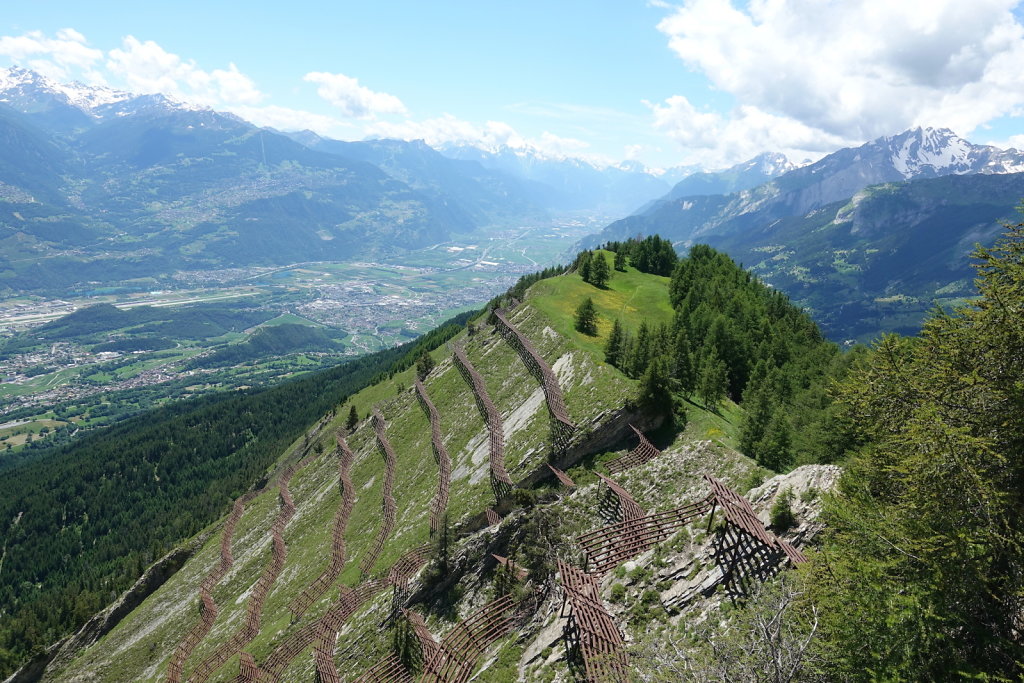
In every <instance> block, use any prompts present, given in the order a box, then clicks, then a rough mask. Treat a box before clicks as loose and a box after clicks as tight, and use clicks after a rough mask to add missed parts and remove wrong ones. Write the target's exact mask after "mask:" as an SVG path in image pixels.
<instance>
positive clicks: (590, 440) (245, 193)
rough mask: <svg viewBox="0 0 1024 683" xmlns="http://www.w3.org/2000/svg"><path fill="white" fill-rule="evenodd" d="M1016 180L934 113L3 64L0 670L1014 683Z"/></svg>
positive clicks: (1022, 181) (1023, 565)
mask: <svg viewBox="0 0 1024 683" xmlns="http://www.w3.org/2000/svg"><path fill="white" fill-rule="evenodd" d="M658 4H660V3H658ZM65 31H70V29H66V30H65ZM67 35H71V34H70V33H68V34H67ZM75 35H77V34H75ZM72 37H74V36H72ZM349 80H350V81H351V83H348V85H350V86H352V85H357V84H356V82H355V81H354V79H349ZM364 90H365V92H367V93H370V95H373V93H372V91H369V90H366V89H365V88H364ZM377 95H378V99H380V97H383V98H384V102H385V104H387V103H388V102H392V100H394V102H397V99H395V98H394V97H392V96H390V95H381V94H380V93H378V94H377ZM387 98H391V99H387ZM394 102H392V105H393V104H394ZM709 116H710V115H709ZM711 118H713V116H712V117H711ZM1021 197H1024V153H1021V152H1018V151H1016V150H1002V149H997V148H995V147H986V146H978V145H974V144H972V143H970V142H968V141H966V140H963V139H961V138H959V137H958V136H956V135H955V134H953V133H952V132H951V131H949V130H944V129H931V128H916V129H913V130H908V131H905V132H903V133H900V134H898V135H893V136H889V137H883V138H880V139H877V140H874V141H871V142H868V143H866V144H863V145H862V146H860V147H856V148H850V149H840V150H838V151H835V152H833V153H831V154H829V155H827V156H825V157H823V158H821V159H820V160H818V161H816V162H814V163H803V164H796V163H793V162H792V161H791V160H789V159H787V158H786V157H785V156H783V155H781V154H777V153H765V154H761V155H759V156H757V157H755V158H753V159H750V160H748V161H747V162H744V163H742V164H738V165H736V166H734V167H732V168H728V169H725V170H721V171H712V170H706V169H705V170H699V169H694V168H689V169H685V168H675V169H667V170H659V171H652V170H650V169H647V168H644V167H643V166H641V165H639V164H635V163H631V162H624V163H621V164H618V165H603V166H602V165H595V164H592V163H589V162H587V161H584V160H582V159H577V158H571V157H569V158H564V157H555V156H552V155H548V154H542V153H541V152H540V151H539V150H537V149H534V148H530V147H528V146H520V147H516V148H512V147H509V146H507V145H506V146H496V147H492V148H488V149H481V148H476V147H470V146H467V145H461V144H451V145H447V146H439V147H438V148H436V149H435V148H433V147H431V146H429V145H427V144H426V143H424V142H422V141H403V140H391V139H367V140H363V141H340V140H333V139H328V138H326V137H323V136H320V135H317V134H316V133H313V132H310V131H288V132H287V133H283V132H279V131H276V130H271V129H268V128H260V127H257V126H254V125H252V124H250V123H248V122H246V121H244V120H242V119H240V118H239V117H237V116H234V115H230V114H225V113H220V112H217V111H214V110H211V109H204V108H200V107H195V106H191V105H187V104H183V103H181V102H177V101H175V100H173V99H171V98H168V97H164V96H160V95H146V96H139V95H133V94H130V93H126V92H120V91H115V90H111V89H108V88H102V87H87V86H83V85H81V84H77V83H73V84H66V83H58V82H56V81H53V80H49V79H47V78H44V77H42V76H40V75H39V74H36V73H34V72H31V71H27V70H24V69H19V68H12V69H9V70H8V71H6V72H4V73H3V74H0V297H2V300H0V311H2V314H0V320H2V322H3V323H4V328H3V332H4V335H5V337H4V339H3V345H2V348H0V364H2V365H0V370H2V371H3V372H2V373H0V374H2V376H3V380H4V381H3V384H0V390H2V394H0V396H3V397H6V400H7V403H6V404H5V405H3V407H2V410H3V411H4V412H3V413H0V414H4V415H5V418H4V420H5V421H4V423H3V424H0V443H4V444H5V445H4V446H3V450H0V677H7V678H6V681H5V683H28V682H35V681H60V682H65V681H68V682H82V683H84V682H96V681H98V682H104V683H105V682H115V683H119V682H122V681H163V682H165V683H180V682H182V681H188V682H190V683H193V682H195V683H204V682H206V681H236V682H237V683H264V682H267V683H269V682H276V681H288V682H291V681H317V682H319V683H341V681H360V682H363V683H370V682H384V681H387V682H396V683H412V681H422V682H424V683H468V682H469V681H480V682H493V683H505V682H507V681H530V682H532V681H543V682H545V683H552V682H557V683H563V682H564V683H567V682H569V681H586V682H587V683H597V682H601V683H604V682H610V683H627V682H629V681H642V682H644V683H647V682H652V683H653V682H658V683H670V682H675V681H680V680H686V681H690V680H693V681H700V682H702V683H703V682H708V683H710V682H711V681H716V682H717V681H744V682H747V681H772V682H773V683H782V682H787V683H788V682H799V683H825V682H831V681H856V682H860V681H864V682H867V681H879V680H882V681H903V680H927V681H931V680H954V679H955V680H961V679H962V680H976V681H977V680H983V681H1011V680H1020V677H1021V673H1022V671H1024V664H1022V663H1024V617H1022V615H1024V552H1022V548H1024V519H1022V511H1024V460H1022V458H1021V453H1022V452H1024V388H1022V383H1021V377H1024V325H1022V321H1024V223H1021V222H1020V219H1019V218H1015V208H1016V207H1017V205H1018V203H1019V202H1020V201H1021ZM622 216H626V217H625V218H623V217H622ZM936 303H937V304H939V306H935V304H936ZM893 332H895V333H896V334H889V333H893ZM883 333H884V334H883ZM869 339H873V340H875V341H874V342H873V343H872V345H870V346H867V345H863V344H859V343H856V342H857V340H869ZM226 389H231V390H230V391H228V390H226Z"/></svg>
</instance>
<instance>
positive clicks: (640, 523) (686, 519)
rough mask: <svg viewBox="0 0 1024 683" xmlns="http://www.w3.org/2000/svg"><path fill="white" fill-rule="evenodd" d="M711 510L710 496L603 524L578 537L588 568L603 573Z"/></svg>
mask: <svg viewBox="0 0 1024 683" xmlns="http://www.w3.org/2000/svg"><path fill="white" fill-rule="evenodd" d="M709 510H711V500H710V497H708V498H703V499H701V500H699V501H697V502H696V503H691V504H689V505H683V506H681V507H677V508H674V509H672V510H665V511H664V512H655V513H653V514H650V515H646V516H644V517H637V518H634V519H627V520H624V521H621V522H618V523H617V524H610V525H608V526H604V527H601V528H600V529H596V530H594V531H591V532H589V533H586V534H583V535H581V536H580V537H579V542H580V545H581V546H583V549H584V550H585V551H586V553H587V569H588V570H589V571H592V572H594V573H596V574H597V575H599V576H603V575H604V574H606V573H607V572H609V571H611V570H612V569H615V567H617V566H619V565H620V564H622V563H623V562H625V561H626V560H628V559H630V558H633V557H636V556H637V555H639V554H641V553H643V552H646V551H647V550H649V549H650V548H653V547H654V546H655V545H656V544H657V543H660V542H661V541H664V540H666V539H667V538H669V537H671V536H672V534H674V533H675V532H676V531H678V530H679V529H681V528H682V527H684V526H687V525H688V524H690V523H692V522H693V521H695V520H696V519H698V518H699V517H701V516H703V515H705V514H706V513H707V512H708V511H709Z"/></svg>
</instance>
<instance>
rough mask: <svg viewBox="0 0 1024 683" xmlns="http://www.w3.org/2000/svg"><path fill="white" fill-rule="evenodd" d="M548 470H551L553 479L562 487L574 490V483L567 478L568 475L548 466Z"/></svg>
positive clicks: (552, 466)
mask: <svg viewBox="0 0 1024 683" xmlns="http://www.w3.org/2000/svg"><path fill="white" fill-rule="evenodd" d="M548 469H549V470H551V474H553V475H555V479H557V480H558V481H559V482H561V484H562V486H567V487H569V488H571V489H574V488H576V482H574V481H573V480H572V478H570V477H569V475H568V474H566V473H565V472H563V471H562V470H560V469H558V468H557V467H555V466H554V465H551V464H550V463H549V464H548Z"/></svg>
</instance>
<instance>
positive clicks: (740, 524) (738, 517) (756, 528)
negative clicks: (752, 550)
mask: <svg viewBox="0 0 1024 683" xmlns="http://www.w3.org/2000/svg"><path fill="white" fill-rule="evenodd" d="M704 479H705V480H707V482H708V483H709V484H710V485H711V492H712V496H713V499H712V500H713V502H714V504H715V506H717V507H718V508H721V510H722V514H723V515H724V516H725V519H726V522H727V523H728V524H729V525H731V526H733V527H735V528H736V529H737V530H738V531H739V532H740V533H742V534H744V535H746V536H748V537H750V538H751V539H753V540H755V541H757V542H759V543H761V544H762V545H764V546H765V547H767V548H774V549H777V550H778V551H779V553H781V554H782V555H783V556H785V558H786V559H787V560H789V562H791V563H792V564H794V565H798V564H803V563H804V562H806V561H807V557H806V556H805V555H804V554H803V553H802V552H800V551H799V550H797V549H796V548H794V547H793V546H792V545H791V544H790V543H788V542H786V541H784V540H782V539H781V538H779V537H778V536H776V535H775V534H773V533H772V532H771V531H769V530H768V529H766V528H765V527H764V523H763V522H761V520H760V519H758V518H757V515H755V514H754V510H753V508H751V507H750V502H749V501H747V499H746V498H744V497H743V496H741V495H740V494H738V493H736V492H735V491H733V490H732V489H730V488H729V487H728V486H726V485H725V484H723V483H722V482H720V481H718V480H717V479H715V478H714V477H712V476H709V475H707V474H705V475H704ZM711 514H712V515H714V508H712V511H711Z"/></svg>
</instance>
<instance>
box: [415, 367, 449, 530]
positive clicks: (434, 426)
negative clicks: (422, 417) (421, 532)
mask: <svg viewBox="0 0 1024 683" xmlns="http://www.w3.org/2000/svg"><path fill="white" fill-rule="evenodd" d="M416 397H417V398H418V399H419V402H420V405H421V406H422V407H423V410H424V411H425V412H426V413H427V418H428V419H429V420H430V445H431V447H432V448H433V450H434V459H435V460H436V461H437V469H438V479H437V493H436V494H435V495H434V501H433V503H432V504H431V506H430V535H431V536H434V535H436V534H437V532H438V531H439V530H440V528H441V524H443V523H444V513H445V510H447V509H448V488H449V486H450V485H451V478H452V459H451V457H449V455H448V449H447V448H445V445H444V442H443V441H442V440H441V417H440V415H439V414H438V412H437V408H436V407H435V406H434V402H433V401H431V400H430V394H428V393H427V388H426V387H425V386H423V382H421V381H420V380H419V378H417V379H416Z"/></svg>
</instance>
